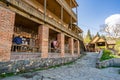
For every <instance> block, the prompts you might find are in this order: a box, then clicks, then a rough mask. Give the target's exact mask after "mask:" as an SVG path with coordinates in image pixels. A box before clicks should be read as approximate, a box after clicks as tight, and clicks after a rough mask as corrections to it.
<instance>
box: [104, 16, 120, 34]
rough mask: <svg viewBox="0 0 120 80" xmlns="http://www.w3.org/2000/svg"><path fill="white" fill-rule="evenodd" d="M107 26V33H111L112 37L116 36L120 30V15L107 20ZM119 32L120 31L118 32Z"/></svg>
mask: <svg viewBox="0 0 120 80" xmlns="http://www.w3.org/2000/svg"><path fill="white" fill-rule="evenodd" d="M105 24H107V25H108V26H106V28H105V31H106V32H109V33H110V34H111V35H113V36H114V35H116V31H118V30H120V26H118V24H119V25H120V14H113V15H111V16H109V17H108V18H106V19H105ZM118 32H119V31H118Z"/></svg>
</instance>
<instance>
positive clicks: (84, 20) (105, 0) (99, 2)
mask: <svg viewBox="0 0 120 80" xmlns="http://www.w3.org/2000/svg"><path fill="white" fill-rule="evenodd" d="M76 1H77V2H78V4H79V7H78V26H79V27H80V28H81V29H82V30H83V31H84V34H86V32H87V30H88V29H90V31H91V33H92V34H94V35H95V34H96V33H97V32H99V33H100V34H101V32H100V31H99V30H100V25H102V24H104V21H105V19H106V18H107V17H109V16H110V15H113V14H120V0H76Z"/></svg>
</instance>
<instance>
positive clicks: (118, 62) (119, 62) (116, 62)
mask: <svg viewBox="0 0 120 80" xmlns="http://www.w3.org/2000/svg"><path fill="white" fill-rule="evenodd" d="M102 55H103V51H100V53H99V54H98V57H97V62H96V67H97V68H105V67H114V66H115V67H120V58H113V59H109V60H104V61H100V58H101V57H102Z"/></svg>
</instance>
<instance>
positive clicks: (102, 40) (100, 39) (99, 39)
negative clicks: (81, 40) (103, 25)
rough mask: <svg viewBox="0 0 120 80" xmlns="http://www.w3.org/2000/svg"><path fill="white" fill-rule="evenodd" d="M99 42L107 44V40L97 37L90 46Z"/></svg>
mask: <svg viewBox="0 0 120 80" xmlns="http://www.w3.org/2000/svg"><path fill="white" fill-rule="evenodd" d="M97 42H106V40H105V39H103V38H101V37H99V36H98V35H96V36H95V37H94V38H93V39H92V40H91V41H90V43H89V44H94V43H97Z"/></svg>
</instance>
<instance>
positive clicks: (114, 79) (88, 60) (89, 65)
mask: <svg viewBox="0 0 120 80" xmlns="http://www.w3.org/2000/svg"><path fill="white" fill-rule="evenodd" d="M96 57H97V54H96V53H87V55H86V56H84V57H82V58H81V59H79V60H77V61H76V62H75V63H74V64H71V65H67V66H62V67H59V68H55V69H49V70H43V71H37V72H33V73H26V74H21V75H18V76H12V77H8V78H4V79H2V80H120V74H118V70H119V69H120V68H111V67H110V68H105V69H97V68H95V63H96Z"/></svg>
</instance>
